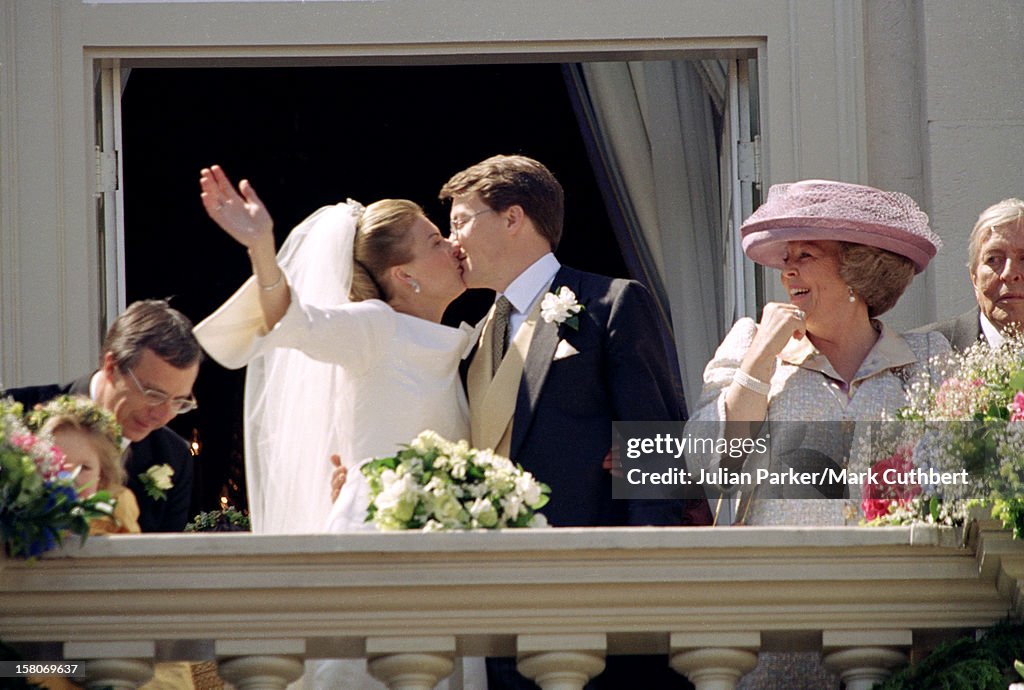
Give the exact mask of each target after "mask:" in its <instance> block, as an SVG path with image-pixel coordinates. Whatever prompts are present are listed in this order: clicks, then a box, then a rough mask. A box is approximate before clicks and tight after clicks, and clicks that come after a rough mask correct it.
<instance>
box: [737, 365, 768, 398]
mask: <svg viewBox="0 0 1024 690" xmlns="http://www.w3.org/2000/svg"><path fill="white" fill-rule="evenodd" d="M732 380H733V381H735V382H736V383H738V384H740V385H741V386H743V387H744V388H746V389H747V390H749V391H754V392H755V393H758V394H760V395H764V396H767V395H768V392H769V391H771V389H772V387H771V384H769V383H766V382H764V381H762V380H761V379H755V378H754V377H753V376H751V375H750V374H748V373H747V372H745V371H743V370H742V369H737V370H736V373H735V374H733V375H732Z"/></svg>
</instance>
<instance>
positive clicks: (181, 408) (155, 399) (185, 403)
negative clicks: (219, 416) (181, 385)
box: [125, 368, 199, 414]
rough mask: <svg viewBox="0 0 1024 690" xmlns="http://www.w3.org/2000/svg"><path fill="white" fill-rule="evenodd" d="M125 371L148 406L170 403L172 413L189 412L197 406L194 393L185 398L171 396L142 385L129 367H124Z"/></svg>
mask: <svg viewBox="0 0 1024 690" xmlns="http://www.w3.org/2000/svg"><path fill="white" fill-rule="evenodd" d="M125 371H127V372H128V376H129V377H131V380H132V383H134V384H135V387H136V388H138V389H139V392H140V393H142V398H143V400H145V401H146V404H147V405H149V406H150V407H159V406H160V405H163V404H164V403H170V404H171V409H172V410H174V414H185V413H186V412H191V411H192V410H194V409H196V408H197V407H199V403H198V402H197V401H196V396H194V395H189V396H188V397H187V398H185V397H181V398H172V397H171V396H169V395H167V394H166V393H164V392H163V391H161V390H157V389H156V388H147V387H146V386H143V385H142V384H141V383H140V382H139V379H138V378H137V377H136V376H135V373H134V372H132V370H131V369H128V368H125Z"/></svg>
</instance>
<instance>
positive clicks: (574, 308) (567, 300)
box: [540, 285, 582, 323]
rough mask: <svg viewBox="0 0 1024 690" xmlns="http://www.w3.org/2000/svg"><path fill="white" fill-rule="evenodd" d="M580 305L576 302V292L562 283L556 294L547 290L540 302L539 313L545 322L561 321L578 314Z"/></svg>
mask: <svg viewBox="0 0 1024 690" xmlns="http://www.w3.org/2000/svg"><path fill="white" fill-rule="evenodd" d="M580 309H582V307H581V306H580V305H579V304H578V303H577V302H576V294H575V293H574V292H573V291H572V290H570V289H569V288H567V287H565V286H564V285H563V286H562V288H561V289H560V290H559V291H558V294H557V295H556V294H555V293H553V292H549V293H548V294H546V295H544V299H543V300H541V303H540V315H541V318H543V319H544V321H545V322H546V323H551V322H552V321H553V322H555V323H562V322H563V321H565V320H567V319H569V318H571V317H572V316H574V315H575V314H578V313H579V311H580Z"/></svg>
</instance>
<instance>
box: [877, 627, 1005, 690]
mask: <svg viewBox="0 0 1024 690" xmlns="http://www.w3.org/2000/svg"><path fill="white" fill-rule="evenodd" d="M1022 656H1024V624H1022V623H1019V622H1010V621H1004V622H1002V623H998V624H996V625H994V626H992V627H991V628H989V630H988V631H987V632H986V633H985V635H984V637H982V638H981V639H980V640H974V639H971V638H967V637H962V638H958V639H955V640H950V641H948V642H944V643H943V644H941V645H939V646H938V647H936V648H935V649H934V650H933V651H932V653H931V654H929V655H928V656H927V657H925V658H924V659H922V660H921V661H919V662H918V663H917V664H915V665H913V666H908V667H907V668H905V669H903V670H902V671H900V672H898V673H896V674H894V675H893V676H892V677H891V678H889V679H888V680H887V681H885V682H884V683H881V684H878V685H876V686H875V690H1006V687H1007V685H1008V684H1009V683H1010V682H1011V680H1010V679H1011V678H1012V673H1013V669H1014V667H1015V663H1019V662H1016V659H1019V658H1021V657H1022Z"/></svg>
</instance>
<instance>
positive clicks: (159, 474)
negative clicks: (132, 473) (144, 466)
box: [139, 463, 174, 501]
mask: <svg viewBox="0 0 1024 690" xmlns="http://www.w3.org/2000/svg"><path fill="white" fill-rule="evenodd" d="M173 475H174V470H172V469H171V466H170V465H168V464H166V463H164V464H163V465H153V466H152V467H150V468H149V469H148V470H146V471H145V472H143V473H142V474H140V475H139V481H140V482H142V486H143V488H145V489H146V493H147V494H149V497H150V498H152V499H153V500H154V501H162V500H164V499H166V498H167V491H168V490H170V489H172V488H174V483H173V482H172V481H171V477H172V476H173Z"/></svg>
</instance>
